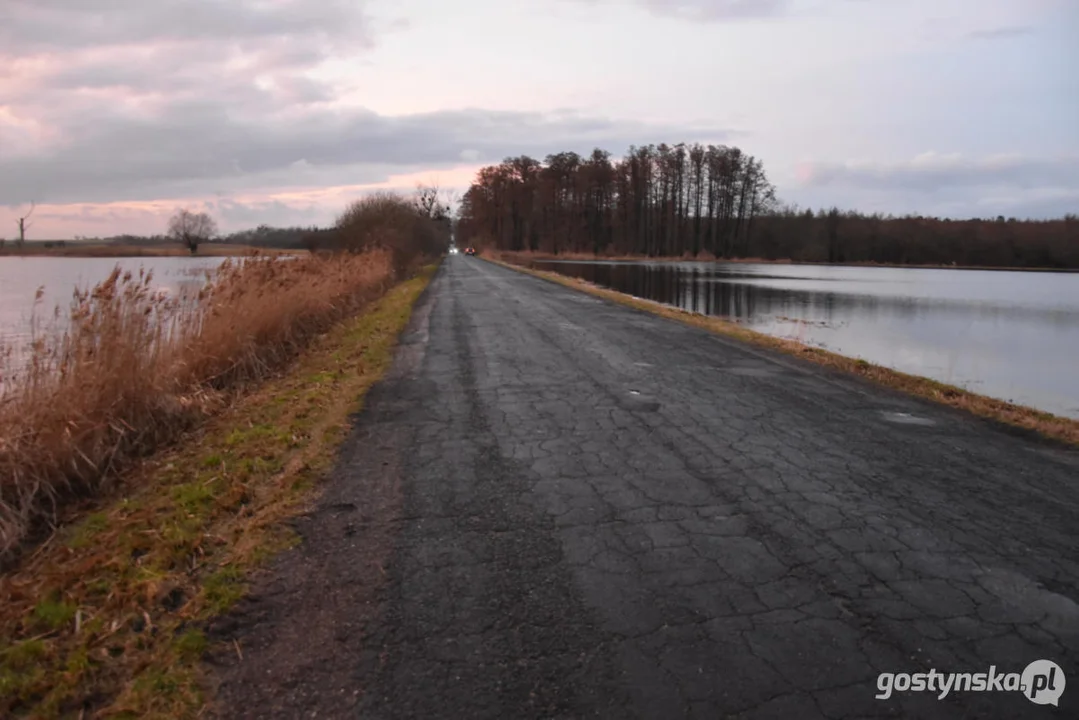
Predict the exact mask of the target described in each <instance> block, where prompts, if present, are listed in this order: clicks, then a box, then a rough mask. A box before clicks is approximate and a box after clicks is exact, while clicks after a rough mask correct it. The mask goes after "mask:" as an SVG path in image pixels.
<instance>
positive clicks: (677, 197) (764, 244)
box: [458, 144, 1079, 269]
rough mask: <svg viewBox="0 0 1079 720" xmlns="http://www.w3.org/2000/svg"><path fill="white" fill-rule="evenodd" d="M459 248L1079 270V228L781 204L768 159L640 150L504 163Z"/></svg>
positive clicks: (731, 150) (471, 209)
mask: <svg viewBox="0 0 1079 720" xmlns="http://www.w3.org/2000/svg"><path fill="white" fill-rule="evenodd" d="M458 227H459V237H458V242H459V243H460V244H461V245H468V244H471V245H475V246H476V247H477V248H481V249H482V248H490V249H493V250H502V251H531V252H540V253H547V254H558V255H564V254H567V253H569V254H574V255H577V256H580V255H586V256H593V257H594V256H608V257H610V256H620V257H711V258H723V259H733V258H750V257H755V258H761V259H766V260H790V261H795V262H831V263H877V264H895V265H945V266H950V265H953V264H955V265H964V266H987V267H1022V268H1031V267H1041V268H1058V269H1063V268H1079V217H1076V216H1074V215H1069V216H1067V217H1065V218H1063V219H1060V220H1051V221H1020V220H1016V219H1014V218H1011V219H1005V218H1004V217H997V218H995V219H986V220H982V219H972V220H946V219H936V218H925V217H898V218H897V217H892V216H887V217H883V216H880V215H872V216H867V215H862V214H858V213H854V212H841V211H840V210H839V209H837V208H832V209H830V210H820V211H818V212H816V213H814V212H813V211H811V210H799V209H798V208H796V207H793V206H784V205H782V204H781V203H779V202H778V201H777V200H776V198H775V192H774V188H773V187H772V186H771V184H770V183H769V182H768V180H767V177H766V175H765V172H764V168H763V166H762V164H761V163H760V161H759V160H757V159H755V158H754V157H752V156H750V155H747V154H746V153H744V152H742V151H741V150H740V149H738V148H735V147H726V146H712V145H709V146H707V147H705V146H701V145H688V146H687V145H685V144H678V145H673V146H672V145H666V144H661V145H659V146H651V145H650V146H647V147H640V148H637V147H631V148H630V149H629V152H628V154H627V156H626V157H625V158H624V159H622V160H618V161H614V160H612V159H611V156H610V153H608V152H606V151H603V150H598V149H597V150H595V151H594V152H593V153H592V155H591V156H590V157H587V158H583V157H581V156H578V155H577V154H576V153H559V154H555V155H549V156H548V157H547V158H546V159H545V160H544V161H543V162H540V161H539V160H535V159H533V158H530V157H527V156H521V157H517V158H507V159H506V160H505V161H503V162H502V163H501V164H500V165H495V166H490V167H486V168H483V169H482V170H481V171H480V172H479V174H478V175H477V178H476V180H475V182H473V184H472V186H471V187H470V188H469V190H468V192H467V193H465V195H464V197H463V198H462V203H461V210H460V219H459V225H458Z"/></svg>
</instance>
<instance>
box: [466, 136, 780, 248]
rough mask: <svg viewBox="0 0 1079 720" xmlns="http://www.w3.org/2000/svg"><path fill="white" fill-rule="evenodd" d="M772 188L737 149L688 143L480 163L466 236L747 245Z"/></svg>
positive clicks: (604, 244) (537, 244) (620, 244)
mask: <svg viewBox="0 0 1079 720" xmlns="http://www.w3.org/2000/svg"><path fill="white" fill-rule="evenodd" d="M774 201H775V191H774V188H773V187H772V185H771V184H770V183H769V182H768V178H767V176H766V175H765V172H764V167H763V165H762V164H761V162H760V161H759V160H757V159H756V158H754V157H753V156H752V155H747V154H746V153H744V152H742V151H741V150H740V149H738V148H735V147H727V146H716V145H708V146H702V145H691V146H687V145H685V144H678V145H666V144H662V145H659V146H655V145H649V146H646V147H640V148H637V147H633V148H630V151H629V154H628V155H627V157H626V158H624V159H623V160H619V161H612V159H611V154H610V153H609V152H606V151H604V150H599V149H597V150H595V151H593V153H592V154H591V155H590V156H588V157H582V156H580V155H578V154H577V153H573V152H564V153H558V154H556V155H548V156H547V158H546V159H545V160H544V161H543V162H540V161H538V160H535V159H533V158H530V157H528V156H521V157H516V158H507V159H506V160H505V161H504V162H502V163H501V164H500V165H495V166H491V167H486V168H483V169H482V170H481V171H480V172H479V175H478V176H477V179H476V181H475V182H474V183H473V184H472V186H471V187H470V188H469V190H468V191H467V192H466V193H465V195H464V197H463V198H462V201H461V208H460V215H459V228H460V233H461V237H462V242H466V243H470V244H476V245H485V244H490V245H493V246H494V247H497V248H498V249H501V250H511V251H520V250H531V251H537V252H555V253H558V252H573V253H597V254H598V253H602V252H615V253H618V254H627V255H630V254H632V255H648V256H670V255H682V254H685V253H690V254H693V255H697V254H699V253H702V252H703V253H711V254H714V255H717V256H730V255H736V254H744V253H745V252H747V251H748V250H749V247H750V245H749V244H750V238H751V237H752V235H753V223H754V219H755V218H757V217H759V216H760V215H761V214H762V213H764V212H766V211H768V210H769V209H770V208H771V207H772V205H773V204H774Z"/></svg>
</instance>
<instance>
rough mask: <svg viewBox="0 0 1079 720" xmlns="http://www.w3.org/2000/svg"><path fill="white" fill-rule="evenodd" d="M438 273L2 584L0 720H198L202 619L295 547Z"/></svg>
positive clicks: (149, 467) (68, 528) (377, 310)
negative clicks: (304, 518) (300, 526)
mask: <svg viewBox="0 0 1079 720" xmlns="http://www.w3.org/2000/svg"><path fill="white" fill-rule="evenodd" d="M433 273H434V267H430V268H427V269H426V270H425V271H424V272H423V273H421V274H420V275H419V276H418V277H416V278H414V279H411V280H408V281H406V282H404V283H401V284H400V285H398V286H396V287H395V288H393V289H391V290H390V291H389V292H388V293H387V294H386V295H384V296H383V297H382V298H381V299H379V300H378V301H376V302H374V303H372V304H371V306H369V307H368V308H367V309H366V310H365V311H364V312H363V313H362V314H360V315H359V316H357V317H355V318H353V319H351V320H348V321H346V322H344V323H342V324H340V325H339V326H337V327H335V328H334V330H332V331H331V332H330V333H328V334H327V335H326V336H324V337H323V338H322V339H321V340H319V341H318V342H317V343H316V344H315V346H314V347H313V348H312V349H310V350H309V351H308V352H306V353H305V354H304V355H303V356H302V358H301V359H300V360H299V361H298V362H297V363H296V364H295V365H294V366H293V367H292V368H291V369H290V370H289V371H288V372H286V373H284V374H283V375H282V376H280V377H278V378H276V379H273V380H271V381H269V382H267V383H265V384H264V385H262V386H261V387H260V388H259V389H258V390H257V391H255V392H253V393H252V394H250V395H247V396H245V397H243V398H242V399H240V400H238V401H237V402H236V403H235V404H234V405H233V406H232V407H231V408H229V409H227V410H226V411H225V412H223V413H221V414H220V415H218V416H217V417H215V418H214V419H213V420H212V421H211V422H210V423H209V424H208V425H207V426H205V427H204V428H202V430H201V431H200V432H199V433H198V434H196V435H193V436H191V437H189V438H187V439H186V440H185V441H184V442H183V443H182V444H180V445H179V446H177V447H176V448H174V449H172V450H170V451H167V452H163V453H161V454H159V455H156V456H154V457H152V458H150V459H148V460H146V461H145V462H144V463H143V464H142V466H141V467H140V468H138V469H137V471H136V472H134V473H132V474H131V476H130V477H128V478H125V482H124V483H123V485H122V486H120V487H117V488H115V491H114V492H111V493H109V496H108V498H109V499H107V500H103V501H99V502H96V503H95V504H93V505H88V506H85V507H83V508H80V509H79V517H80V518H81V519H79V520H78V521H75V522H72V523H71V524H69V525H65V526H64V527H63V528H61V529H60V530H58V531H57V532H56V533H55V534H54V535H53V536H52V538H51V539H50V540H48V542H46V543H45V544H44V545H42V546H41V547H40V548H39V549H38V550H37V552H36V553H35V554H34V555H33V556H32V557H29V558H27V559H26V560H25V561H24V562H23V563H22V564H21V566H20V567H19V568H17V569H15V570H13V571H12V572H10V573H8V574H6V575H4V576H3V577H2V578H0V716H3V717H22V716H29V717H64V716H69V715H70V716H75V717H95V716H107V717H138V718H150V717H162V718H165V717H167V718H186V717H196V716H198V715H199V714H200V713H201V712H202V710H203V706H204V703H205V702H206V699H207V693H206V687H207V676H206V674H205V671H204V666H203V664H202V662H203V660H204V658H206V657H207V653H210V652H212V651H213V650H214V647H213V635H212V633H211V632H208V630H209V628H210V624H211V621H212V620H213V619H214V618H215V617H219V616H221V615H223V614H225V613H226V612H227V611H229V609H230V608H232V607H233V606H234V605H235V603H236V602H237V601H239V600H240V599H241V598H242V597H244V595H245V594H246V591H247V583H248V580H249V578H250V576H251V574H252V573H253V572H255V571H256V570H257V568H258V567H259V566H261V565H262V564H263V563H264V562H266V560H267V559H268V558H270V557H271V556H273V555H274V554H275V553H276V552H278V551H280V550H283V549H285V548H288V547H290V546H293V545H294V544H295V543H296V541H297V539H298V536H297V534H296V532H295V531H294V530H293V529H292V528H291V527H290V526H289V524H288V523H289V520H290V519H291V518H294V517H296V516H298V515H302V513H303V512H304V511H305V510H306V509H307V508H308V507H309V506H310V504H311V502H312V500H313V498H314V497H316V496H317V494H318V491H319V489H320V487H321V481H322V479H323V478H324V477H325V474H326V472H327V471H328V470H329V469H330V468H332V467H333V465H334V462H335V458H336V452H337V448H338V446H339V445H340V443H341V441H342V440H343V439H344V437H345V431H346V429H347V427H348V423H349V419H350V416H351V414H352V413H354V412H356V411H357V410H358V409H359V408H360V407H361V405H362V403H363V398H364V395H365V393H366V392H367V390H368V389H369V388H370V387H371V386H372V385H373V384H374V383H375V382H376V381H377V380H378V379H379V378H380V377H381V376H382V374H383V373H384V372H385V371H386V369H387V368H389V366H390V362H391V358H392V355H393V348H394V347H395V345H396V342H397V339H398V336H399V334H400V332H401V331H402V329H403V328H404V327H405V326H406V324H407V323H408V321H409V318H410V316H411V313H412V308H413V304H414V303H415V301H416V299H417V298H418V297H419V296H420V295H421V293H422V292H423V290H424V288H425V287H426V286H427V283H428V282H429V280H430V278H431V277H432V275H433ZM232 649H233V650H234V651H235V652H242V649H241V648H238V647H234V648H232Z"/></svg>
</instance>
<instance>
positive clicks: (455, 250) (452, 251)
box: [450, 247, 457, 255]
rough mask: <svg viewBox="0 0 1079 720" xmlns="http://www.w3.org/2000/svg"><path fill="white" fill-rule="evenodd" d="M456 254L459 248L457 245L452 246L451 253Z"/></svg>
mask: <svg viewBox="0 0 1079 720" xmlns="http://www.w3.org/2000/svg"><path fill="white" fill-rule="evenodd" d="M456 254H457V248H456V247H451V248H450V255H456Z"/></svg>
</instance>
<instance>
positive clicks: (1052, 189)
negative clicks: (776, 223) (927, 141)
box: [780, 153, 1079, 218]
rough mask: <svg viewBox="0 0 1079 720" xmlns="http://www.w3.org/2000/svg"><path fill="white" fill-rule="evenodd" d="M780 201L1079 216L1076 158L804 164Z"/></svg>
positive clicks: (927, 157)
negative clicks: (1070, 214)
mask: <svg viewBox="0 0 1079 720" xmlns="http://www.w3.org/2000/svg"><path fill="white" fill-rule="evenodd" d="M795 176H796V179H797V181H796V182H795V183H794V184H792V185H791V186H790V187H787V188H780V194H781V195H783V196H785V197H787V198H789V199H791V200H793V201H795V202H798V203H801V204H803V205H808V206H810V207H830V206H832V205H838V206H840V207H843V208H853V209H858V210H862V211H866V212H884V213H888V212H893V213H899V214H902V213H917V214H925V215H938V216H942V217H954V218H962V217H996V216H997V215H1005V216H1015V217H1023V218H1051V217H1061V216H1063V215H1065V214H1068V213H1076V212H1079V156H1076V157H1068V156H1062V157H1057V158H1039V157H1028V156H1022V155H996V156H988V157H967V156H963V155H954V154H953V155H943V154H937V153H925V154H922V155H919V156H916V157H914V158H911V159H910V160H907V161H905V162H899V163H869V162H849V163H803V164H801V165H799V166H798V168H797V170H796V173H795Z"/></svg>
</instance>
